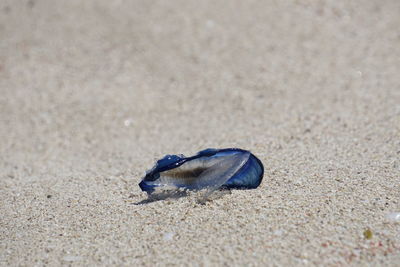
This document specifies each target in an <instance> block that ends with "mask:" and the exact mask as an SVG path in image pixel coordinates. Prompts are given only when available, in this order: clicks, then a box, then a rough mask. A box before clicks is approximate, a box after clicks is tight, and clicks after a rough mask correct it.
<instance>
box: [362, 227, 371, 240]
mask: <svg viewBox="0 0 400 267" xmlns="http://www.w3.org/2000/svg"><path fill="white" fill-rule="evenodd" d="M363 234H364V238H365V239H371V238H372V231H371V229H366V230H365V231H364V233H363Z"/></svg>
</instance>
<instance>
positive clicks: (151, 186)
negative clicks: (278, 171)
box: [139, 148, 264, 195]
mask: <svg viewBox="0 0 400 267" xmlns="http://www.w3.org/2000/svg"><path fill="white" fill-rule="evenodd" d="M263 175H264V167H263V164H262V162H261V161H260V160H259V159H258V158H257V157H256V156H255V155H253V154H252V153H251V152H250V151H247V150H243V149H239V148H224V149H214V148H208V149H205V150H202V151H200V152H198V153H197V154H196V155H194V156H191V157H185V156H184V155H166V156H164V157H163V158H162V159H160V160H158V161H157V162H156V164H155V165H154V167H153V168H152V169H150V170H149V171H147V172H146V175H145V176H144V178H143V179H142V181H141V182H140V183H139V186H140V188H141V189H142V191H145V192H147V193H148V194H149V195H151V194H152V193H153V192H155V191H156V190H202V189H207V190H208V191H209V192H212V191H214V190H217V189H254V188H257V187H258V186H259V185H260V183H261V181H262V179H263Z"/></svg>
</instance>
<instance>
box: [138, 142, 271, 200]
mask: <svg viewBox="0 0 400 267" xmlns="http://www.w3.org/2000/svg"><path fill="white" fill-rule="evenodd" d="M230 151H232V152H235V151H237V152H249V153H250V157H251V158H252V159H255V160H256V161H257V163H258V164H259V166H260V168H261V174H260V176H259V177H260V178H259V179H258V183H257V184H256V185H254V186H248V185H247V186H239V185H234V184H231V185H223V186H221V189H255V188H257V187H258V186H259V185H260V184H261V182H262V180H263V178H264V165H263V164H262V162H261V160H260V159H259V158H257V157H256V156H255V155H254V154H253V153H251V152H250V151H248V150H244V149H240V148H223V149H215V148H207V149H204V150H201V151H200V152H198V153H197V154H196V155H194V156H191V157H180V156H177V155H166V156H164V157H163V158H162V159H160V160H158V161H157V163H156V165H155V166H154V167H153V168H152V169H151V170H150V171H149V172H147V173H146V176H145V177H144V178H143V180H142V181H141V182H140V183H139V187H140V189H142V191H146V192H147V193H152V192H153V191H154V190H155V188H156V187H157V186H155V185H149V184H147V183H146V181H145V180H146V178H148V180H147V181H149V180H150V181H151V180H152V181H154V180H156V179H157V178H158V177H159V174H160V172H163V171H166V170H170V169H173V168H177V167H179V166H181V165H182V164H183V163H185V162H187V161H189V160H193V159H197V158H201V157H211V156H213V155H215V154H217V153H220V152H230ZM168 157H171V158H172V159H168ZM167 160H170V161H171V162H170V163H168V164H167V165H164V166H161V167H160V165H163V164H165V163H164V162H165V161H167ZM248 164H249V161H248V162H247V163H246V164H245V165H244V166H242V167H241V168H240V169H239V170H238V172H237V173H238V174H239V175H240V173H241V172H242V171H243V169H244V168H246V166H247V165H248ZM154 176H158V177H154ZM235 177H236V175H235V176H234V177H232V178H231V179H229V181H230V180H233V179H234V178H235ZM229 181H228V182H229Z"/></svg>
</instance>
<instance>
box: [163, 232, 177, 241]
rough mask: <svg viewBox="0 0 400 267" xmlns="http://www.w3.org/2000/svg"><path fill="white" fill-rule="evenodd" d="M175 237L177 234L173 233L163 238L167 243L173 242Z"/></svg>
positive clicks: (166, 234)
mask: <svg viewBox="0 0 400 267" xmlns="http://www.w3.org/2000/svg"><path fill="white" fill-rule="evenodd" d="M174 235H175V234H174V233H171V232H169V233H165V234H164V237H163V238H164V240H165V241H171V240H172V239H173V238H174Z"/></svg>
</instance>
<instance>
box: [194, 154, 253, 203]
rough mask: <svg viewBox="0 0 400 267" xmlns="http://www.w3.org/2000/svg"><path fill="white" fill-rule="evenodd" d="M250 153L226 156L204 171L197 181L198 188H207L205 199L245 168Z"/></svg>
mask: <svg viewBox="0 0 400 267" xmlns="http://www.w3.org/2000/svg"><path fill="white" fill-rule="evenodd" d="M249 157H250V153H248V152H247V153H237V154H234V155H231V156H226V157H225V158H224V159H223V160H221V161H218V162H217V163H215V164H214V165H213V166H211V167H210V168H209V169H207V170H206V171H204V172H203V173H202V174H201V175H200V176H199V177H198V178H197V179H196V182H195V184H196V187H197V188H198V189H203V188H206V189H207V190H206V193H205V194H204V198H207V197H208V196H209V195H210V194H211V193H212V192H214V191H215V190H217V189H218V188H220V187H221V186H222V185H223V184H224V183H225V182H227V181H228V180H229V179H230V178H232V176H233V175H234V174H235V173H236V172H237V171H238V170H239V169H240V168H242V167H243V165H244V164H245V163H246V162H247V161H248V159H249Z"/></svg>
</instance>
